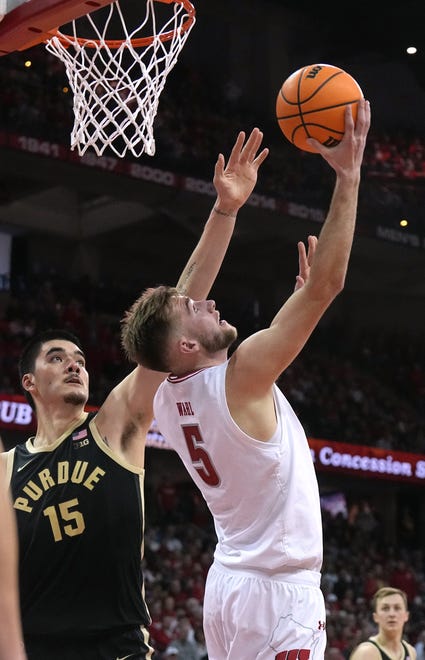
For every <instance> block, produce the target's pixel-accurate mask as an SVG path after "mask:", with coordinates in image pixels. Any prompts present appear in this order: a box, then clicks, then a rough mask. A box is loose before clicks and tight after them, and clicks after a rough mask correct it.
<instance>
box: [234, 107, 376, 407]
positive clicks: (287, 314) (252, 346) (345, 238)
mask: <svg viewBox="0 0 425 660" xmlns="http://www.w3.org/2000/svg"><path fill="white" fill-rule="evenodd" d="M369 126H370V109H369V103H368V102H367V101H364V100H361V101H360V102H359V108H358V115H357V123H356V126H354V122H353V118H352V115H351V109H350V108H348V109H347V114H346V131H345V134H344V138H343V140H342V141H341V142H340V144H339V145H338V146H337V147H334V148H331V149H330V148H326V147H323V145H319V144H318V143H316V142H315V146H317V148H318V149H319V150H320V153H321V154H322V156H323V157H324V158H325V160H327V161H328V162H329V164H330V165H331V167H332V168H333V169H334V170H335V172H336V182H335V188H334V192H333V196H332V200H331V203H330V208H329V211H328V214H327V218H326V221H325V223H324V225H323V227H322V230H321V232H320V235H319V239H318V241H317V245H315V249H314V259H311V265H309V276H308V279H307V281H306V282H305V283H304V284H303V286H301V287H298V288H297V287H296V290H295V292H294V293H293V294H292V296H290V298H289V299H288V300H287V301H286V302H285V304H284V305H283V307H282V308H281V309H280V310H279V312H278V313H277V315H276V316H275V318H274V319H273V321H272V323H271V325H270V327H269V328H267V329H265V330H262V331H260V332H258V333H256V334H255V335H252V336H251V337H249V338H248V339H247V340H245V341H244V342H242V344H241V345H240V346H239V347H238V349H237V350H236V351H235V353H234V356H232V359H231V365H230V370H229V377H230V378H231V380H232V387H235V389H236V391H237V393H238V395H239V396H245V397H248V398H253V399H255V397H256V396H262V395H264V394H265V393H266V392H267V391H269V389H270V387H271V385H272V383H273V382H275V380H276V379H277V378H278V377H279V375H280V374H281V373H282V372H283V371H284V370H285V369H286V367H287V366H288V365H289V364H290V363H291V362H292V361H293V360H294V358H295V357H296V356H297V355H298V353H299V352H300V351H301V349H302V348H303V346H304V345H305V343H306V341H307V339H308V338H309V336H310V335H311V333H312V331H313V330H314V328H315V327H316V325H317V323H318V322H319V320H320V318H321V317H322V316H323V314H324V312H325V310H326V309H327V308H328V307H329V305H330V304H331V302H332V301H333V300H334V298H335V297H336V296H337V295H338V293H339V292H340V291H341V290H342V288H343V286H344V281H345V276H346V272H347V266H348V261H349V256H350V252H351V246H352V242H353V234H354V228H355V221H356V215H357V199H358V190H359V183H360V171H361V164H362V159H363V152H364V147H365V143H366V137H367V133H368V130H369ZM310 240H311V239H310ZM301 279H303V278H302V276H301Z"/></svg>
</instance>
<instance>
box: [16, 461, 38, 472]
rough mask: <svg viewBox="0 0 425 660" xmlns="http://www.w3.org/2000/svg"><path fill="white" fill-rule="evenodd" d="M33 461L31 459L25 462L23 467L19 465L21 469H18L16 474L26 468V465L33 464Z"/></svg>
mask: <svg viewBox="0 0 425 660" xmlns="http://www.w3.org/2000/svg"><path fill="white" fill-rule="evenodd" d="M33 460H34V459H33V458H32V459H31V460H30V461H27V462H26V463H24V464H23V465H21V467H18V469H17V470H16V472H20V471H21V470H23V469H24V468H26V467H27V465H29V464H30V463H32V462H33Z"/></svg>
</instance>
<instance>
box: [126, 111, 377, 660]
mask: <svg viewBox="0 0 425 660" xmlns="http://www.w3.org/2000/svg"><path fill="white" fill-rule="evenodd" d="M369 125H370V107H369V103H368V102H367V101H365V100H363V99H362V100H361V101H360V102H359V107H358V116H357V123H356V125H355V126H354V121H353V117H352V114H351V109H350V108H347V111H346V130H345V134H344V137H343V139H342V141H341V142H340V144H339V145H338V146H336V147H334V148H326V147H323V146H322V145H320V144H319V143H317V142H316V141H313V142H312V144H314V146H315V147H316V148H317V150H318V151H319V153H320V154H321V155H322V156H323V158H324V159H325V160H326V161H327V162H328V163H329V164H330V165H331V167H332V168H333V169H334V170H335V172H336V183H335V188H334V193H333V197H332V201H331V204H330V209H329V212H328V215H327V218H326V221H325V223H324V225H323V228H322V230H321V233H320V237H319V239H318V240H317V239H316V238H315V237H313V236H310V237H309V238H308V250H307V251H306V249H305V247H304V244H303V243H299V244H298V249H299V259H300V273H299V276H298V278H297V284H296V287H295V291H294V293H293V294H292V295H291V296H290V298H289V299H288V300H287V301H286V302H285V304H284V305H283V306H282V308H281V309H280V310H279V312H278V313H277V315H276V316H275V318H274V319H273V321H272V323H271V325H270V327H269V328H267V329H264V330H261V331H259V332H256V333H255V334H253V335H252V336H250V337H249V338H248V339H245V341H243V342H242V343H241V344H240V345H239V346H238V348H237V349H236V350H235V351H234V353H233V354H232V356H231V357H230V359H229V358H228V348H229V346H230V345H231V344H232V342H233V341H234V340H235V339H236V336H237V333H236V329H235V328H234V327H233V326H231V325H230V324H229V323H228V322H227V321H225V320H224V319H221V318H220V313H219V311H218V310H217V309H216V306H215V303H214V301H213V300H201V301H194V300H193V299H192V298H190V297H188V296H182V295H180V294H179V293H178V291H176V290H175V289H173V288H170V287H165V286H161V287H157V288H155V289H149V290H147V291H145V292H144V294H143V295H142V296H141V298H140V299H139V300H138V301H136V302H135V303H134V305H133V306H132V308H131V309H130V310H129V311H128V313H127V315H126V317H125V319H124V320H123V327H122V341H123V346H124V348H125V350H126V352H127V354H128V356H129V358H130V359H132V360H134V361H136V362H139V363H141V364H143V365H144V366H146V367H149V368H151V369H158V370H162V371H165V370H167V371H169V372H171V375H170V376H169V377H168V379H167V380H166V381H164V382H163V383H162V384H161V385H160V386H159V389H158V391H157V394H156V396H155V400H154V413H155V417H156V419H157V422H158V426H159V429H160V431H161V432H162V433H163V434H164V436H165V437H166V439H167V440H168V441H169V442H170V444H171V445H172V446H173V447H174V448H175V449H176V450H177V452H178V453H179V455H180V457H181V458H182V460H183V462H184V464H185V465H186V468H187V470H188V471H189V473H190V475H191V476H192V478H193V480H194V481H195V483H196V484H197V486H198V487H199V488H200V490H201V492H202V494H203V496H204V498H205V500H206V502H207V504H208V507H209V509H210V511H211V513H212V515H213V517H214V523H215V529H216V533H217V546H216V550H215V554H214V563H213V566H212V567H211V569H210V571H209V574H208V579H207V585H206V592H205V601H204V630H205V637H206V643H207V650H208V657H209V659H210V660H225V659H227V660H241V659H242V658H243V660H295V659H298V660H307V659H311V660H313V659H314V660H322V659H323V656H324V651H325V645H326V632H325V628H326V615H325V606H324V600H323V595H322V592H321V590H320V577H321V574H320V571H321V565H322V526H321V512H320V503H319V493H318V485H317V480H316V476H315V471H314V467H313V461H312V457H311V453H310V450H309V446H308V443H307V439H306V436H305V433H304V431H303V428H302V426H301V424H300V422H299V421H298V419H297V417H296V416H295V414H294V412H293V411H292V409H291V407H290V405H289V403H288V402H287V400H286V399H285V397H284V395H283V394H282V392H281V391H280V390H279V389H278V387H277V386H276V384H275V381H276V380H277V378H278V377H279V375H280V374H281V373H282V372H283V371H284V370H285V369H286V368H287V367H288V366H289V365H290V364H291V362H292V361H293V360H294V359H295V357H296V356H297V355H298V354H299V352H300V351H301V350H302V348H303V346H304V344H305V343H306V341H307V340H308V338H309V336H310V335H311V333H312V332H313V330H314V328H315V327H316V325H317V323H318V322H319V320H320V318H321V317H322V315H323V314H324V312H325V310H326V309H327V308H328V307H329V305H330V304H331V302H332V301H333V300H334V298H335V297H336V296H337V294H338V293H339V292H340V291H341V290H342V288H343V286H344V281H345V276H346V271H347V265H348V261H349V256H350V251H351V246H352V241H353V233H354V228H355V220H356V214H357V200H358V190H359V183H360V168H361V163H362V159H363V152H364V147H365V143H366V136H367V133H368V129H369ZM222 210H223V211H225V212H226V213H229V214H232V212H233V209H232V208H231V207H227V208H225V209H224V208H223V209H222Z"/></svg>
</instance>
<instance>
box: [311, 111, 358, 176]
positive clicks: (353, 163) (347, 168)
mask: <svg viewBox="0 0 425 660" xmlns="http://www.w3.org/2000/svg"><path fill="white" fill-rule="evenodd" d="M369 128H370V104H369V101H366V100H365V99H360V100H359V104H358V109H357V119H356V124H354V119H353V113H352V109H351V106H350V105H347V107H346V108H345V132H344V137H343V138H342V140H341V142H340V143H339V144H338V145H337V146H336V147H325V146H324V145H323V144H321V143H320V142H318V141H317V140H314V139H313V138H310V139H309V140H308V142H309V144H311V145H312V146H314V147H315V148H316V149H317V151H318V152H319V153H320V154H321V155H322V156H323V158H324V159H325V160H326V161H327V162H328V163H329V165H330V166H331V167H333V169H334V170H335V171H336V173H337V174H339V175H344V174H348V175H349V174H352V173H353V172H358V171H359V170H360V166H361V164H362V161H363V152H364V148H365V145H366V137H367V134H368V131H369Z"/></svg>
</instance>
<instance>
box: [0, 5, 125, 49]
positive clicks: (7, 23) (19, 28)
mask: <svg viewBox="0 0 425 660" xmlns="http://www.w3.org/2000/svg"><path fill="white" fill-rule="evenodd" d="M112 1H113V0H0V19H1V17H3V18H2V20H0V55H7V54H8V53H12V52H14V51H16V50H18V51H21V50H26V49H27V48H31V47H32V46H35V45H37V44H39V43H41V42H42V41H45V40H46V39H49V37H50V36H51V34H50V31H51V30H55V29H56V28H58V27H60V26H61V25H65V24H66V23H69V22H70V21H72V20H73V19H76V18H79V17H80V16H84V15H86V14H88V13H90V12H93V11H96V10H97V9H100V8H101V7H104V6H106V5H109V4H111V3H112Z"/></svg>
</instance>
